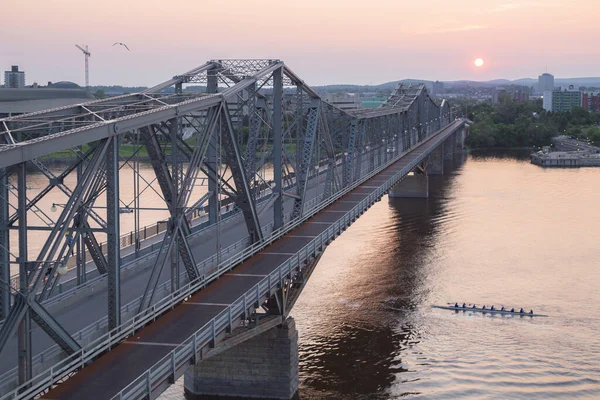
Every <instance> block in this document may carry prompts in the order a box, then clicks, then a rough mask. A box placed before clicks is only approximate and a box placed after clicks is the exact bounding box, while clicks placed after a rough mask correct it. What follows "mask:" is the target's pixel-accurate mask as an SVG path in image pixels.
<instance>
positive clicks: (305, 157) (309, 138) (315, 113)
mask: <svg viewBox="0 0 600 400" xmlns="http://www.w3.org/2000/svg"><path fill="white" fill-rule="evenodd" d="M320 113H321V101H320V100H316V101H315V104H313V105H312V106H311V107H310V108H309V109H308V115H307V117H308V121H307V124H306V133H305V135H304V143H303V144H302V153H301V159H300V165H299V166H298V169H297V170H296V185H297V189H298V191H297V196H298V198H296V199H294V209H293V211H292V218H297V217H299V216H301V215H302V213H303V211H304V204H305V202H306V184H307V182H308V175H309V173H310V167H311V166H312V162H311V161H312V159H313V153H314V150H313V149H314V147H315V146H314V143H315V140H316V136H317V127H318V125H319V115H320Z"/></svg>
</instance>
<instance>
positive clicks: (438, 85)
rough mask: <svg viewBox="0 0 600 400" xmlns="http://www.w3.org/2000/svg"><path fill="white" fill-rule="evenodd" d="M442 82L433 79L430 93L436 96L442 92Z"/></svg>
mask: <svg viewBox="0 0 600 400" xmlns="http://www.w3.org/2000/svg"><path fill="white" fill-rule="evenodd" d="M444 92H445V90H444V82H440V81H435V82H433V88H432V95H434V96H438V95H442V94H444Z"/></svg>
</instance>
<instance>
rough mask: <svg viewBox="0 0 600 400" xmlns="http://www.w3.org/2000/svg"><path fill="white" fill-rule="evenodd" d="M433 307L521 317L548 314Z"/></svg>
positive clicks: (443, 308)
mask: <svg viewBox="0 0 600 400" xmlns="http://www.w3.org/2000/svg"><path fill="white" fill-rule="evenodd" d="M432 307H433V308H441V309H442V310H454V311H471V312H480V313H487V314H502V315H518V316H521V317H547V315H544V314H529V313H520V312H511V311H508V310H505V311H500V310H490V309H489V308H486V309H485V310H484V309H483V308H472V307H471V308H469V307H465V308H462V307H454V306H432Z"/></svg>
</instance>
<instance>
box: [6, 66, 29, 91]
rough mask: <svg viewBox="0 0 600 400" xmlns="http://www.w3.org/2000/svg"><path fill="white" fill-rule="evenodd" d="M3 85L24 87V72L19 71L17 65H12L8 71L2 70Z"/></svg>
mask: <svg viewBox="0 0 600 400" xmlns="http://www.w3.org/2000/svg"><path fill="white" fill-rule="evenodd" d="M4 87H5V88H24V87H25V72H24V71H19V66H18V65H13V66H12V67H11V68H10V71H4Z"/></svg>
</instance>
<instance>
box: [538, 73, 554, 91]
mask: <svg viewBox="0 0 600 400" xmlns="http://www.w3.org/2000/svg"><path fill="white" fill-rule="evenodd" d="M553 90H554V75H550V74H549V73H547V72H546V73H543V74H541V75H540V76H538V92H540V93H544V92H547V91H550V92H551V91H553Z"/></svg>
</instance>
